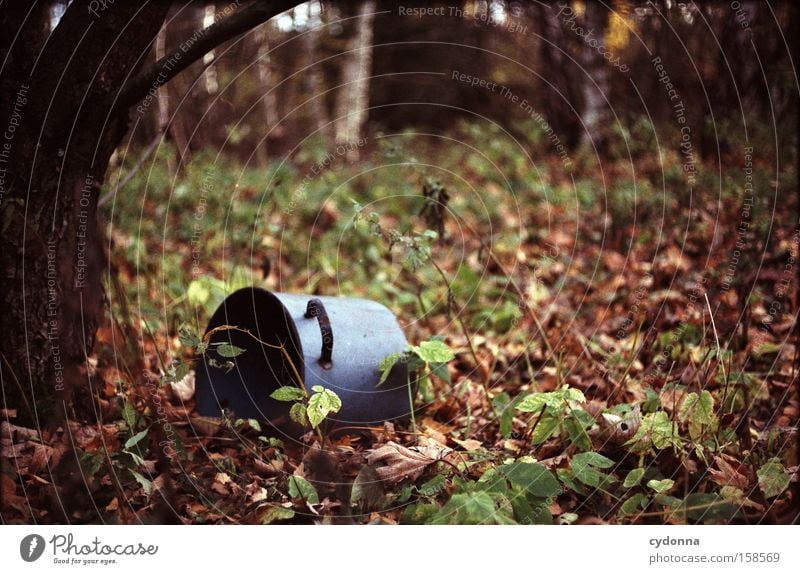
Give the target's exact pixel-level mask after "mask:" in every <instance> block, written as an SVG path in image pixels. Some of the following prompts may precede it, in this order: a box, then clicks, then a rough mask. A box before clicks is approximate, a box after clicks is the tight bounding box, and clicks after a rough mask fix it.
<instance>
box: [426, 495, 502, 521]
mask: <svg viewBox="0 0 800 574" xmlns="http://www.w3.org/2000/svg"><path fill="white" fill-rule="evenodd" d="M496 500H498V499H497V498H496V497H494V496H492V495H491V494H489V493H488V492H484V491H477V492H470V493H464V494H454V495H453V496H452V497H450V500H449V501H448V502H447V504H445V505H444V506H443V507H442V509H441V510H440V511H439V512H438V513H436V515H435V516H434V517H433V520H432V523H433V524H513V523H514V521H513V520H512V519H511V516H510V512H508V511H507V510H505V509H502V510H501V509H498V508H497V505H496V504H495V501H496ZM509 506H510V505H509Z"/></svg>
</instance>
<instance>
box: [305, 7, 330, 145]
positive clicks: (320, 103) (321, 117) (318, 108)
mask: <svg viewBox="0 0 800 574" xmlns="http://www.w3.org/2000/svg"><path fill="white" fill-rule="evenodd" d="M317 4H319V3H317ZM319 13H320V16H321V17H322V16H323V15H324V12H323V11H322V9H320V11H319ZM322 24H323V22H322V21H321V20H320V21H316V20H315V19H314V18H313V17H312V15H311V10H310V9H309V29H308V30H307V31H306V32H305V33H304V34H303V49H304V51H305V54H306V66H309V68H308V70H307V71H306V73H305V83H306V90H308V97H309V98H310V101H309V103H308V105H309V109H310V111H311V116H312V120H313V122H314V128H315V129H316V130H317V132H318V133H319V134H320V135H321V136H322V137H323V138H324V139H326V140H327V139H328V137H329V136H330V134H329V132H330V126H329V125H328V124H329V122H330V120H329V119H328V111H327V109H326V107H325V97H324V96H323V95H322V94H321V92H322V86H323V81H322V66H321V65H320V64H318V63H317V52H318V51H319V30H320V27H321V26H322Z"/></svg>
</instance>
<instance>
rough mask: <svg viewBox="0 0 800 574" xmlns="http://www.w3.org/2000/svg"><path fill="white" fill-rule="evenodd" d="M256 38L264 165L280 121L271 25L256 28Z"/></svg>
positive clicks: (261, 150)
mask: <svg viewBox="0 0 800 574" xmlns="http://www.w3.org/2000/svg"><path fill="white" fill-rule="evenodd" d="M254 40H255V42H256V43H257V44H258V55H257V58H258V84H259V87H260V90H261V93H262V96H261V103H262V109H263V112H264V139H263V141H262V142H261V146H260V148H259V149H260V153H261V158H262V161H263V164H264V166H267V165H268V164H269V154H270V147H271V146H270V145H269V144H270V141H273V140H275V138H276V135H277V134H275V133H273V130H274V129H275V126H276V124H277V123H278V98H277V94H276V92H275V89H274V88H275V81H274V80H273V78H272V58H271V57H270V54H269V25H268V24H264V25H262V26H261V27H259V29H258V30H256V33H255V34H254Z"/></svg>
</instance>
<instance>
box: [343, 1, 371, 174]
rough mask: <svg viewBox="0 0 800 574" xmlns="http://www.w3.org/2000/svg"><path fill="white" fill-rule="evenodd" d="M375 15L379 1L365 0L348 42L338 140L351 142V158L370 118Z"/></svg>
mask: <svg viewBox="0 0 800 574" xmlns="http://www.w3.org/2000/svg"><path fill="white" fill-rule="evenodd" d="M374 19H375V2H374V0H365V2H363V3H362V4H361V6H360V8H359V14H358V20H357V27H356V33H355V35H354V36H353V37H352V38H351V39H350V42H349V43H348V53H347V54H345V56H344V60H343V63H342V79H341V86H340V88H339V93H338V95H337V100H336V143H337V144H344V145H347V146H348V151H347V159H348V161H357V160H358V155H359V154H358V142H359V139H360V138H361V130H362V128H363V125H364V123H365V122H366V120H367V108H368V106H369V74H370V69H371V66H372V23H373V20H374Z"/></svg>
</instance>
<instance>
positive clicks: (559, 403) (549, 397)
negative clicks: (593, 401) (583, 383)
mask: <svg viewBox="0 0 800 574" xmlns="http://www.w3.org/2000/svg"><path fill="white" fill-rule="evenodd" d="M569 401H573V402H581V403H582V402H586V397H585V396H584V395H583V393H582V392H581V391H580V390H579V389H572V388H570V387H569V386H564V388H562V389H559V390H557V391H551V392H549V393H533V394H530V395H528V396H527V397H525V398H524V399H522V401H520V403H519V404H518V405H517V410H518V411H521V412H523V413H538V412H539V411H541V410H542V407H546V410H547V411H548V412H550V413H551V414H553V415H556V414H559V413H561V412H563V411H564V410H566V409H567V408H569V407H570V406H571V405H570V404H569Z"/></svg>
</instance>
